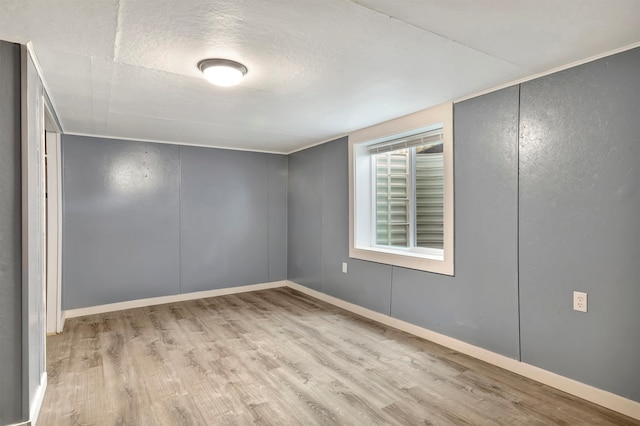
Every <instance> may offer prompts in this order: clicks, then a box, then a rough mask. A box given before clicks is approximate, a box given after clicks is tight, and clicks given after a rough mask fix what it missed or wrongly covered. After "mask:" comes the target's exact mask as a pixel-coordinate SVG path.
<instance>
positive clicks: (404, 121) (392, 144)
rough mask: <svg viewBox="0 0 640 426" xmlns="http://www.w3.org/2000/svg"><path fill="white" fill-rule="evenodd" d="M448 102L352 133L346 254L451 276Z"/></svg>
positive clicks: (450, 116) (451, 166) (450, 125)
mask: <svg viewBox="0 0 640 426" xmlns="http://www.w3.org/2000/svg"><path fill="white" fill-rule="evenodd" d="M452 121H453V120H452V104H450V103H449V104H445V105H441V106H439V107H436V108H433V109H430V110H427V111H422V112H419V113H416V114H411V115H409V116H406V117H402V118H399V119H397V120H392V121H390V122H386V123H382V124H380V125H377V126H373V127H369V128H367V129H363V130H360V131H358V132H355V133H352V134H351V135H349V145H350V147H349V155H350V161H349V163H350V188H349V189H350V203H349V206H350V250H349V255H350V257H353V258H357V259H363V260H371V261H374V262H381V263H387V264H391V265H397V266H403V267H407V268H413V269H420V270H425V271H431V272H437V273H442V274H447V275H453V158H452V157H453V149H452V148H453V146H452V145H453V143H452V139H453V138H452Z"/></svg>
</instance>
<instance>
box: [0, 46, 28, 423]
mask: <svg viewBox="0 0 640 426" xmlns="http://www.w3.org/2000/svg"><path fill="white" fill-rule="evenodd" d="M20 135H21V132H20V46H19V45H17V44H12V43H6V42H3V41H0V424H3V425H4V424H11V423H18V422H19V421H21V420H23V419H24V417H23V410H22V389H23V385H22V361H21V358H22V273H21V269H22V266H21V265H22V255H21V250H22V243H21V239H22V234H21V229H22V218H21V203H22V197H21V185H22V179H21V167H20V143H21V142H20Z"/></svg>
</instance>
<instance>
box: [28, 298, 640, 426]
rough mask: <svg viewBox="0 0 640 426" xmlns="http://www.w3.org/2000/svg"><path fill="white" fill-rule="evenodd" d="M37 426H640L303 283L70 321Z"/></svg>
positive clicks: (52, 339) (53, 348) (57, 343)
mask: <svg viewBox="0 0 640 426" xmlns="http://www.w3.org/2000/svg"><path fill="white" fill-rule="evenodd" d="M47 350H48V353H47V370H48V378H49V384H48V387H47V391H46V395H45V400H44V403H43V406H42V409H41V413H40V418H39V421H38V425H80V424H82V425H145V426H146V425H217V424H233V425H244V424H257V425H314V424H315V425H336V424H339V425H378V424H380V425H415V424H426V425H465V424H469V425H509V426H512V425H636V426H638V425H640V421H637V420H634V419H631V418H628V417H625V416H623V415H620V414H618V413H615V412H613V411H610V410H607V409H605V408H602V407H599V406H597V405H594V404H591V403H589V402H586V401H583V400H580V399H579V398H576V397H574V396H571V395H568V394H566V393H563V392H560V391H558V390H555V389H552V388H549V387H547V386H544V385H542V384H540V383H537V382H533V381H531V380H528V379H526V378H524V377H521V376H518V375H515V374H513V373H510V372H508V371H505V370H502V369H500V368H497V367H495V366H492V365H489V364H486V363H483V362H481V361H478V360H476V359H473V358H470V357H468V356H465V355H463V354H460V353H457V352H455V351H452V350H450V349H448V348H444V347H442V346H439V345H436V344H434V343H431V342H428V341H425V340H422V339H419V338H417V337H415V336H411V335H408V334H406V333H403V332H401V331H398V330H395V329H392V328H389V327H386V326H384V325H381V324H378V323H375V322H373V321H371V320H368V319H366V318H362V317H359V316H357V315H354V314H352V313H349V312H346V311H343V310H340V309H338V308H336V307H333V306H331V305H328V304H326V303H324V302H321V301H319V300H316V299H313V298H310V297H308V296H306V295H303V294H301V293H299V292H296V291H294V290H291V289H286V288H279V289H272V290H265V291H259V292H254V293H245V294H238V295H229V296H221V297H216V298H207V299H201V300H194V301H187V302H180V303H170V304H166V305H158V306H152V307H145V308H139V309H131V310H126V311H120V312H112V313H105V314H100V315H92V316H87V317H82V318H74V319H70V320H68V321H67V322H66V324H65V330H64V332H63V333H62V334H60V335H57V336H49V337H48V338H47Z"/></svg>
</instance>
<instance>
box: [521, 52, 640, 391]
mask: <svg viewBox="0 0 640 426" xmlns="http://www.w3.org/2000/svg"><path fill="white" fill-rule="evenodd" d="M639 75H640V49H635V50H633V51H629V52H625V53H622V54H619V55H615V56H612V57H608V58H604V59H601V60H598V61H596V62H592V63H589V64H585V65H582V66H580V67H577V68H573V69H570V70H567V71H563V72H560V73H558V74H553V75H550V76H547V77H543V78H540V79H537V80H534V81H531V82H528V83H525V84H523V85H522V98H521V122H520V126H521V139H520V170H521V180H520V183H521V192H520V197H521V198H520V288H521V302H520V304H521V327H522V336H521V338H522V359H523V361H525V362H527V363H530V364H534V365H537V366H540V367H542V368H544V369H547V370H550V371H554V372H557V373H559V374H562V375H565V376H568V377H572V378H574V379H577V380H579V381H582V382H585V383H588V384H591V385H593V386H596V387H599V388H602V389H606V390H609V391H612V392H615V393H617V394H620V395H623V396H626V397H628V398H631V399H634V400H636V401H640V385H639V384H640V357H639V356H638V353H640V262H638V259H640V192H639V190H638V188H640V113H639V111H640V78H639V77H638V76H639ZM574 290H578V291H585V292H587V293H588V302H589V304H588V311H589V312H588V313H586V314H584V313H579V312H575V311H573V310H572V292H573V291H574Z"/></svg>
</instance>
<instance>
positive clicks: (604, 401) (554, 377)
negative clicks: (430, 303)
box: [31, 280, 640, 424]
mask: <svg viewBox="0 0 640 426" xmlns="http://www.w3.org/2000/svg"><path fill="white" fill-rule="evenodd" d="M278 287H289V288H292V289H294V290H297V291H299V292H301V293H304V294H306V295H308V296H311V297H313V298H316V299H318V300H322V301H323V302H327V303H330V304H331V305H334V306H337V307H339V308H342V309H344V310H347V311H349V312H352V313H354V314H357V315H360V316H363V317H365V318H368V319H370V320H373V321H376V322H379V323H381V324H384V325H387V326H389V327H393V328H395V329H398V330H401V331H404V332H407V333H409V334H412V335H414V336H418V337H421V338H423V339H426V340H429V341H431V342H434V343H437V344H439V345H442V346H445V347H447V348H450V349H453V350H455V351H458V352H460V353H463V354H465V355H469V356H471V357H474V358H477V359H479V360H481V361H485V362H487V363H489V364H492V365H495V366H497V367H500V368H503V369H505V370H507V371H511V372H513V373H516V374H519V375H521V376H524V377H527V378H529V379H532V380H535V381H537V382H540V383H542V384H545V385H547V386H551V387H553V388H556V389H559V390H561V391H564V392H567V393H569V394H571V395H575V396H577V397H579V398H582V399H585V400H587V401H590V402H593V403H594V404H598V405H601V406H603V407H606V408H609V409H611V410H614V411H617V412H619V413H622V414H624V415H626V416H629V417H633V418H635V419H638V420H640V403H638V402H636V401H632V400H630V399H627V398H624V397H622V396H620V395H616V394H614V393H611V392H608V391H605V390H602V389H598V388H595V387H593V386H590V385H587V384H585V383H582V382H578V381H576V380H573V379H570V378H568V377H564V376H561V375H559V374H556V373H552V372H550V371H547V370H544V369H542V368H539V367H536V366H533V365H530V364H527V363H524V362H520V361H518V360H515V359H512V358H509V357H506V356H504V355H500V354H498V353H495V352H492V351H489V350H487V349H483V348H481V347H478V346H474V345H472V344H470V343H466V342H463V341H461V340H458V339H454V338H452V337H449V336H446V335H444V334H440V333H436V332H435V331H431V330H428V329H426V328H423V327H420V326H417V325H414V324H411V323H408V322H406V321H402V320H399V319H397V318H393V317H390V316H388V315H385V314H381V313H379V312H376V311H372V310H370V309H367V308H363V307H362V306H358V305H356V304H353V303H350V302H346V301H344V300H342V299H338V298H336V297H333V296H329V295H327V294H324V293H321V292H319V291H316V290H312V289H310V288H308V287H305V286H302V285H300V284H297V283H295V282H293V281H286V280H285V281H274V282H270V283H262V284H252V285H245V286H239V287H229V288H222V289H216V290H207V291H199V292H194V293H184V294H176V295H171V296H162V297H152V298H148V299H138V300H131V301H127V302H118V303H110V304H107V305H99V306H90V307H87V308H78V309H70V310H66V311H64V317H63V318H64V319H68V318H75V317H81V316H85V315H93V314H101V313H105V312H114V311H121V310H124V309H132V308H141V307H145V306H153V305H162V304H165V303H173V302H182V301H186V300H194V299H203V298H206V297H215V296H225V295H230V294H239V293H246V292H250V291H258V290H267V289H271V288H278ZM43 380H44V386H41V395H40V391H39V394H38V395H39V398H37V399H36V400H37V402H38V404H34V408H35V406H36V405H37V411H39V410H40V406H41V405H42V398H43V397H44V389H45V388H46V374H45V376H44V379H43ZM32 411H33V410H32ZM36 413H37V412H36ZM31 418H32V419H33V418H34V416H33V413H32V417H31ZM34 424H35V423H34Z"/></svg>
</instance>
